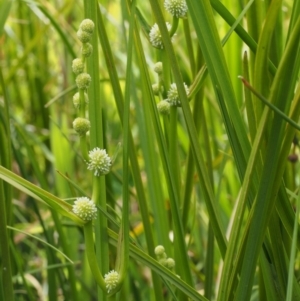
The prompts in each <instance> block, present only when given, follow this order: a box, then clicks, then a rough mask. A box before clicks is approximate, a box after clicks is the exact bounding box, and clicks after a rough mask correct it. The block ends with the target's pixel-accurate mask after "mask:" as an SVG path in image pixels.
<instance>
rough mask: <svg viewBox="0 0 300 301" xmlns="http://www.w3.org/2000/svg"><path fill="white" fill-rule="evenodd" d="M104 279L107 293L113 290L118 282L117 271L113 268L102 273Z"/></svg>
mask: <svg viewBox="0 0 300 301" xmlns="http://www.w3.org/2000/svg"><path fill="white" fill-rule="evenodd" d="M104 281H105V284H106V289H107V293H110V292H111V291H113V290H114V289H115V288H116V287H117V285H118V282H119V273H118V272H116V271H115V270H112V271H110V272H108V273H107V274H105V275H104Z"/></svg>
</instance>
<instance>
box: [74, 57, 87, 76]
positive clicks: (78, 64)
mask: <svg viewBox="0 0 300 301" xmlns="http://www.w3.org/2000/svg"><path fill="white" fill-rule="evenodd" d="M72 70H73V72H74V73H75V74H76V75H77V74H80V73H83V71H84V63H83V61H82V59H79V58H77V59H74V60H73V61H72Z"/></svg>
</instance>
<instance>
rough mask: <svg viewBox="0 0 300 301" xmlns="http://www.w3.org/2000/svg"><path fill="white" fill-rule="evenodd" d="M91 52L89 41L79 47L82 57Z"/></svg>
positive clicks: (91, 47)
mask: <svg viewBox="0 0 300 301" xmlns="http://www.w3.org/2000/svg"><path fill="white" fill-rule="evenodd" d="M92 53H93V46H92V45H91V44H90V43H84V44H82V47H81V54H82V56H83V57H89V56H91V54H92Z"/></svg>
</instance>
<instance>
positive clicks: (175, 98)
mask: <svg viewBox="0 0 300 301" xmlns="http://www.w3.org/2000/svg"><path fill="white" fill-rule="evenodd" d="M184 88H185V92H186V94H187V95H188V94H189V93H190V90H189V88H188V86H187V85H186V84H185V83H184ZM168 101H169V103H170V104H171V106H177V105H180V99H179V95H178V91H177V86H176V84H175V83H173V84H171V86H170V89H169V91H168Z"/></svg>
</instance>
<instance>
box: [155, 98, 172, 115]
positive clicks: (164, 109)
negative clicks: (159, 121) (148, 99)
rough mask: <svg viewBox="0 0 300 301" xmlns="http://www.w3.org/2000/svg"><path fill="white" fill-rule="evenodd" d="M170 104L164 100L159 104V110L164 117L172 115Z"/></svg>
mask: <svg viewBox="0 0 300 301" xmlns="http://www.w3.org/2000/svg"><path fill="white" fill-rule="evenodd" d="M170 107H171V105H170V103H169V102H168V101H166V100H162V101H160V102H159V103H158V104H157V110H158V112H159V113H160V114H162V115H169V114H170Z"/></svg>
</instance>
